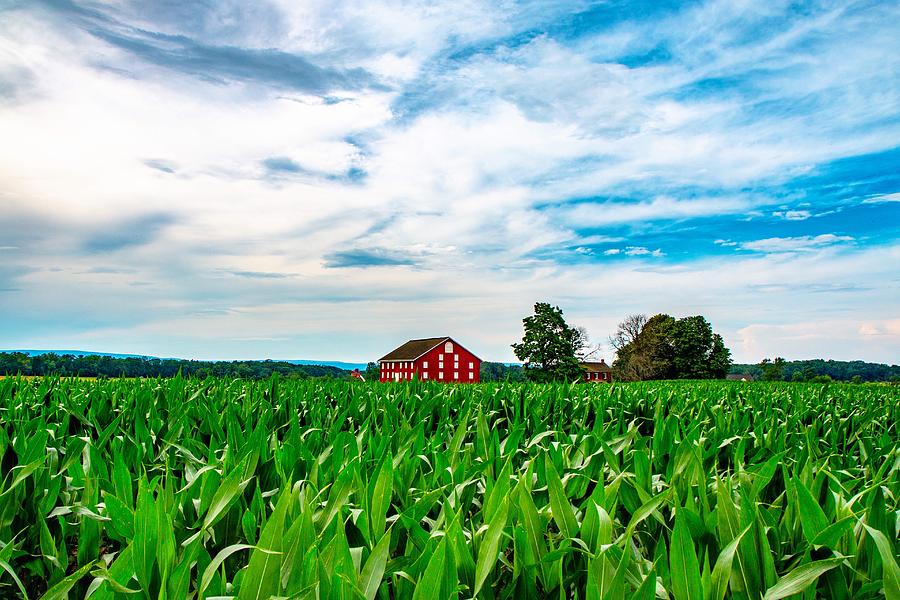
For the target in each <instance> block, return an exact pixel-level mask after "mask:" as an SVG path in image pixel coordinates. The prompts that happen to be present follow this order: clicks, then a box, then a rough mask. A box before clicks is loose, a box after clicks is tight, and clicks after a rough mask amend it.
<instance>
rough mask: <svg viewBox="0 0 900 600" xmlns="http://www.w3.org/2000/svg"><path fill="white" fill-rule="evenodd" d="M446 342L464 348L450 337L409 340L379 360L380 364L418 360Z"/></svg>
mask: <svg viewBox="0 0 900 600" xmlns="http://www.w3.org/2000/svg"><path fill="white" fill-rule="evenodd" d="M446 341H451V342H453V343H454V344H456V345H457V346H462V344H460V343H459V342H457V341H456V340H454V339H453V338H451V337H450V336H446V335H445V336H444V337H433V338H423V339H421V340H409V341H408V342H406V343H405V344H403V345H402V346H399V347H397V348H394V349H393V350H391V351H390V352H388V353H387V354H385V355H384V356H382V357H381V358H379V359H378V362H383V361H386V360H416V359H417V358H419V357H420V356H422V355H423V354H425V353H426V352H428V351H429V350H431V349H432V348H434V347H436V346H438V345H440V344H443V343H444V342H446Z"/></svg>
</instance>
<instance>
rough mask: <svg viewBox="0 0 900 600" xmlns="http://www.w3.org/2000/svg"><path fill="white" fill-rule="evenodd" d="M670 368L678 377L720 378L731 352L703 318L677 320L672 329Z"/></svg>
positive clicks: (729, 363) (725, 370)
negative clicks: (671, 365) (671, 364)
mask: <svg viewBox="0 0 900 600" xmlns="http://www.w3.org/2000/svg"><path fill="white" fill-rule="evenodd" d="M672 344H673V354H672V356H673V359H672V360H673V367H674V373H675V377H678V378H679V379H723V378H724V377H725V375H726V374H727V373H728V367H730V366H731V351H730V350H728V348H726V347H725V342H724V341H723V340H722V336H720V335H719V334H717V333H713V330H712V326H711V325H710V324H709V321H707V320H706V319H705V318H704V317H702V316H700V315H697V316H694V317H685V318H684V319H678V321H676V322H675V326H674V328H673V329H672Z"/></svg>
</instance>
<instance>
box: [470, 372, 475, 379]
mask: <svg viewBox="0 0 900 600" xmlns="http://www.w3.org/2000/svg"><path fill="white" fill-rule="evenodd" d="M469 379H475V373H474V372H473V371H469Z"/></svg>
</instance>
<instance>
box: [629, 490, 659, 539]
mask: <svg viewBox="0 0 900 600" xmlns="http://www.w3.org/2000/svg"><path fill="white" fill-rule="evenodd" d="M670 493H671V491H670V490H665V491H663V492H660V493H658V494H657V495H655V496H653V497H652V498H650V499H649V500H647V502H645V503H644V504H643V505H642V506H641V507H640V508H638V509H637V510H636V511H634V514H633V515H631V520H629V521H628V527H627V528H626V529H625V534H624V538H625V539H626V540H630V539H631V536H632V535H634V530H635V529H637V526H638V525H640V524H641V521H643V520H644V519H646V518H647V517H649V516H650V515H652V514H653V513H654V512H656V510H657V509H659V507H660V506H662V504H663V502H665V501H666V499H668V497H669V494H670Z"/></svg>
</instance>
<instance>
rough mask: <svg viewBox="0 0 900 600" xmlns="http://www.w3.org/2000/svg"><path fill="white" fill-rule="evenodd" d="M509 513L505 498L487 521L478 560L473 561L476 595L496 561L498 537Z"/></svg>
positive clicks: (498, 544) (498, 545)
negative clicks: (488, 521) (492, 516)
mask: <svg viewBox="0 0 900 600" xmlns="http://www.w3.org/2000/svg"><path fill="white" fill-rule="evenodd" d="M508 514H509V502H508V500H507V499H506V498H504V500H503V501H502V502H501V503H500V507H499V509H498V510H497V512H496V513H495V514H494V518H493V519H491V522H490V523H488V529H487V532H486V533H485V534H484V539H482V540H481V546H480V547H479V548H478V561H477V562H476V563H475V592H474V595H476V596H477V595H478V592H479V591H481V588H482V586H483V585H484V582H485V581H486V580H487V578H488V575H490V574H491V571H492V570H493V568H494V563H496V562H497V555H498V553H499V551H500V538H501V537H502V535H503V529H504V528H505V527H506V519H507V516H508Z"/></svg>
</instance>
